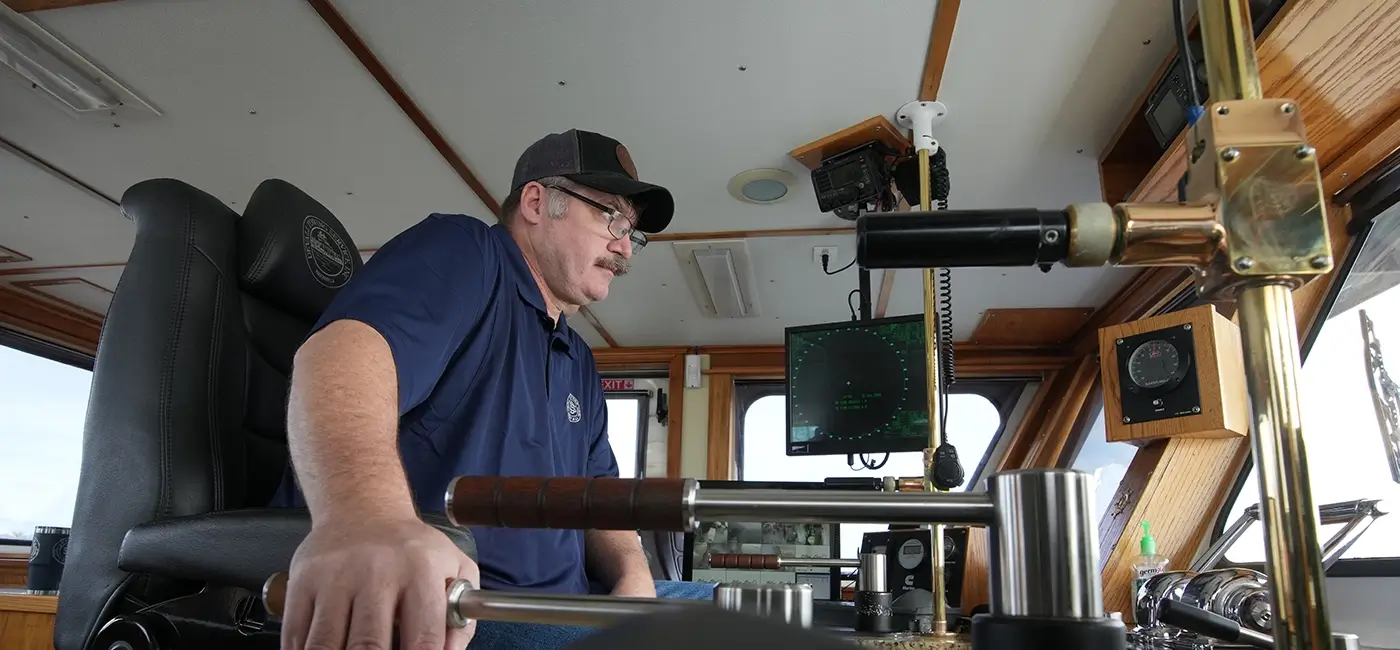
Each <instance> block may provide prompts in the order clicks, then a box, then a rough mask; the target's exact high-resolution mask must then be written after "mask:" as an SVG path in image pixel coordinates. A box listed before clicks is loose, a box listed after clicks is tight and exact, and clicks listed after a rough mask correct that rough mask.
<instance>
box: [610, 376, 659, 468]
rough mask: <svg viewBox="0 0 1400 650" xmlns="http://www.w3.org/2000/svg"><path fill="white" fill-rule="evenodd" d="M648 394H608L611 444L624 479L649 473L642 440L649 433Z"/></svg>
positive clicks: (636, 392) (626, 392) (632, 392)
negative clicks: (646, 469) (639, 469)
mask: <svg viewBox="0 0 1400 650" xmlns="http://www.w3.org/2000/svg"><path fill="white" fill-rule="evenodd" d="M648 397H649V396H648V394H647V393H646V392H639V391H620V392H609V393H606V398H605V400H606V402H607V406H608V444H610V445H612V450H613V457H615V458H616V459H617V475H618V476H619V477H620V478H641V477H642V476H643V475H644V474H645V473H646V472H645V470H644V469H643V470H642V471H638V468H639V467H640V468H645V463H644V461H643V460H642V453H643V452H644V450H645V447H644V446H643V445H642V440H643V438H644V436H645V434H646V417H647V410H648V409H647V405H648V402H649V400H648Z"/></svg>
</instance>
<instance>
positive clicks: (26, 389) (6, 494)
mask: <svg viewBox="0 0 1400 650" xmlns="http://www.w3.org/2000/svg"><path fill="white" fill-rule="evenodd" d="M0 334H5V336H4V337H0V448H3V449H4V450H5V453H3V454H0V545H3V544H7V543H8V544H28V543H29V541H30V539H31V538H32V537H33V535H34V527H35V526H63V527H68V526H71V525H72V522H73V504H74V503H75V502H76V500H77V497H78V473H79V470H80V469H81V467H82V460H83V421H84V419H85V418H86V416H87V401H88V388H89V385H90V384H91V380H92V372H91V371H90V370H88V369H85V368H84V367H79V364H83V363H84V362H83V361H82V360H80V359H78V358H77V357H75V356H74V355H72V354H71V353H66V352H65V351H62V350H58V349H57V348H52V347H50V346H48V345H46V344H41V343H38V342H35V341H32V340H30V339H22V338H20V337H17V336H14V335H9V334H6V333H4V332H3V331H0ZM21 348H23V349H21ZM49 357H54V358H64V359H65V362H60V361H55V360H53V359H52V358H49Z"/></svg>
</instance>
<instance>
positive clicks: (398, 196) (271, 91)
mask: <svg viewBox="0 0 1400 650" xmlns="http://www.w3.org/2000/svg"><path fill="white" fill-rule="evenodd" d="M395 4H397V3H395ZM29 16H30V17H32V18H35V19H36V20H37V21H38V22H40V23H42V24H43V25H44V26H45V27H46V28H48V29H49V30H51V31H52V32H54V33H55V34H56V35H58V36H59V37H60V38H62V39H63V40H64V41H66V42H67V43H69V44H70V45H71V46H73V47H74V48H75V49H77V50H78V51H79V52H82V53H83V54H84V55H85V56H87V57H88V58H89V59H91V60H92V61H94V62H95V63H97V64H98V65H100V66H102V67H103V68H105V69H106V70H107V71H108V72H110V73H111V74H112V75H113V76H114V77H116V78H117V79H118V80H120V81H122V82H123V83H125V84H127V85H128V86H130V87H131V88H132V89H133V90H134V91H135V92H137V93H138V94H139V95H141V96H143V97H144V98H145V99H146V100H147V101H149V102H150V103H152V104H154V105H155V106H156V107H158V108H159V109H160V110H161V111H162V112H163V113H164V114H163V115H162V116H160V117H149V118H140V119H131V120H124V121H122V122H120V123H114V122H113V121H111V120H98V121H90V120H74V119H72V118H71V117H70V116H69V115H68V114H67V113H65V112H63V111H61V110H59V109H58V108H56V107H55V106H54V105H53V104H52V103H50V102H49V101H47V100H45V99H43V98H41V97H40V96H39V95H37V94H35V93H32V92H27V91H19V90H17V89H18V88H22V86H21V85H17V84H16V83H15V82H14V80H13V79H11V78H9V77H5V78H0V82H3V85H0V134H3V135H4V136H5V137H7V138H10V139H11V140H14V141H16V142H17V143H19V144H20V145H21V146H24V147H25V148H27V149H29V150H31V151H33V152H35V154H36V155H39V156H40V157H42V158H45V159H46V160H48V161H49V162H51V163H53V164H54V165H56V166H58V167H59V168H61V169H64V170H66V171H67V172H69V173H71V174H73V175H74V176H76V177H78V178H81V179H83V180H84V181H86V182H88V183H90V184H92V185H93V186H95V187H97V188H99V189H100V190H102V191H103V192H105V193H107V194H109V195H111V196H113V197H120V196H121V193H122V192H123V191H124V190H125V189H126V188H127V187H130V186H131V185H132V184H134V183H136V182H139V181H141V180H144V179H148V178H153V177H174V178H179V179H182V180H184V181H187V182H189V183H191V184H193V185H195V186H196V187H199V188H200V189H203V190H205V191H207V192H209V193H211V194H214V195H215V196H218V197H220V198H221V199H224V200H225V201H228V202H229V203H231V204H242V203H244V202H246V200H247V198H248V196H249V194H251V193H252V191H253V188H254V187H256V186H257V184H258V183H259V182H261V181H262V180H263V179H266V178H270V177H278V178H283V179H286V180H288V181H290V182H291V183H293V184H294V185H297V186H298V187H300V188H302V189H303V190H305V191H306V192H307V193H309V194H311V195H312V196H314V197H316V198H317V199H318V200H320V201H321V202H323V203H325V204H326V206H327V207H328V208H330V210H331V211H332V212H333V213H334V214H335V215H336V216H337V217H339V218H340V219H341V220H342V221H343V222H345V224H346V225H347V227H348V228H349V230H350V233H351V236H352V237H353V238H354V239H355V240H356V243H357V244H359V245H360V246H362V247H370V246H376V245H378V244H381V243H383V242H384V241H385V240H387V239H388V238H389V237H391V236H393V235H394V234H396V233H398V232H399V231H401V230H403V229H404V228H405V227H407V226H408V225H410V224H412V223H414V222H415V221H417V220H419V219H421V218H423V217H424V216H426V215H427V214H429V213H430V212H433V211H450V212H469V213H473V214H476V215H481V216H487V215H486V213H485V210H484V208H483V207H482V204H481V203H480V201H479V200H478V199H477V198H476V197H475V195H473V194H472V193H471V191H470V190H469V189H468V188H467V186H466V185H465V184H464V183H463V182H462V181H461V179H459V178H458V177H457V176H456V175H455V174H454V173H453V172H452V170H451V169H450V168H449V167H448V166H447V164H446V163H445V162H443V160H442V158H441V157H440V156H439V155H438V153H437V151H436V150H434V149H433V148H432V146H431V145H429V144H428V142H427V141H426V140H425V139H424V138H423V137H422V136H421V135H420V134H419V133H418V131H417V129H416V128H415V127H414V126H413V125H412V123H411V122H409V120H408V118H406V117H405V116H404V115H403V113H402V111H400V110H399V108H398V107H397V106H396V105H395V104H394V103H393V102H392V101H391V100H390V98H389V97H388V95H387V94H386V93H385V92H384V91H383V90H382V89H381V88H380V87H379V85H378V84H377V83H375V81H374V80H373V78H371V77H370V76H369V74H368V73H366V72H365V71H364V69H363V68H361V67H360V65H359V63H358V62H357V61H356V60H355V58H354V57H353V56H351V54H350V53H349V52H348V50H346V48H345V46H344V45H342V44H341V43H340V41H339V40H338V39H337V38H336V37H335V35H334V34H333V33H332V32H331V31H330V29H328V28H327V27H326V26H325V24H323V23H322V22H321V20H320V18H319V17H317V15H316V14H315V12H314V11H313V10H312V9H311V7H310V6H308V5H307V4H306V3H305V2H292V1H280V2H272V1H267V0H257V1H248V2H228V1H218V0H187V1H182V2H158V1H151V2H147V1H141V0H122V1H121V2H111V3H105V4H99V5H91V6H85V7H75V8H69V9H61V10H55V11H48V12H41V13H38V14H29ZM118 124H119V126H118ZM128 248H129V242H124V241H122V240H121V239H114V240H113V241H112V242H110V244H109V245H107V246H106V247H104V248H103V249H102V250H85V251H81V253H82V255H81V258H83V259H80V260H75V259H72V258H75V257H79V256H78V255H69V256H66V258H65V259H64V260H63V261H64V262H69V261H109V260H111V259H118V260H120V259H124V258H125V257H126V252H127V249H128ZM99 253H100V254H101V256H102V257H103V258H104V259H101V260H97V259H86V257H87V256H89V255H96V254H99ZM36 259H38V258H37V257H36ZM39 261H43V260H39Z"/></svg>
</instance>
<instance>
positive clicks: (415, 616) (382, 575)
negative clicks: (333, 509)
mask: <svg viewBox="0 0 1400 650" xmlns="http://www.w3.org/2000/svg"><path fill="white" fill-rule="evenodd" d="M453 578H466V579H468V580H470V581H471V583H472V584H473V585H475V586H478V587H479V586H480V585H481V570H480V569H479V568H478V567H477V565H476V563H475V562H473V561H472V560H471V559H470V558H468V557H467V556H466V554H464V553H462V551H461V550H460V549H458V548H457V547H456V545H454V544H453V543H452V540H450V539H448V537H447V535H445V534H443V533H442V532H441V531H439V530H436V529H434V528H433V527H432V526H429V525H428V524H425V523H423V522H422V521H421V520H419V519H418V518H417V517H408V518H389V519H374V518H370V519H360V520H349V519H343V518H342V519H338V520H331V521H324V522H317V523H316V524H314V525H313V526H312V529H311V534H310V535H307V537H306V539H305V540H304V541H303V542H302V543H301V546H299V547H298V548H297V552H296V555H295V556H293V558H292V566H291V575H290V579H289V581H288V584H287V604H286V611H285V612H284V616H283V623H282V647H283V648H288V649H294V650H302V649H303V648H316V649H318V650H319V649H327V650H329V649H335V650H339V649H340V648H389V647H392V646H391V642H392V640H393V626H394V622H395V619H397V621H398V626H399V644H398V647H400V648H404V650H427V649H429V648H431V649H433V650H438V649H439V648H446V649H450V650H461V649H462V648H465V647H466V646H467V643H468V642H469V641H471V638H472V635H473V633H474V632H475V628H474V627H473V625H468V626H467V627H466V628H464V629H448V627H447V585H448V581H449V580H451V579H453Z"/></svg>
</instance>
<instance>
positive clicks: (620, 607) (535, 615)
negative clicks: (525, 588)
mask: <svg viewBox="0 0 1400 650" xmlns="http://www.w3.org/2000/svg"><path fill="white" fill-rule="evenodd" d="M447 603H448V607H447V612H448V615H447V618H448V624H449V625H451V626H452V627H463V626H464V625H466V622H467V621H470V620H482V621H513V622H517V623H544V624H548V625H579V626H584V627H607V626H609V625H613V624H615V623H618V622H620V621H622V620H623V619H625V618H628V617H631V616H637V615H642V614H658V613H661V612H671V611H676V610H677V609H682V608H689V607H713V605H712V604H711V603H709V602H707V601H703V600H678V599H668V598H620V597H616V596H574V595H564V594H534V593H531V594H515V593H507V592H501V591H480V590H477V589H474V588H473V587H472V586H471V584H470V583H468V582H467V581H466V580H456V581H454V582H453V584H452V587H451V589H449V590H448V593H447Z"/></svg>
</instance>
